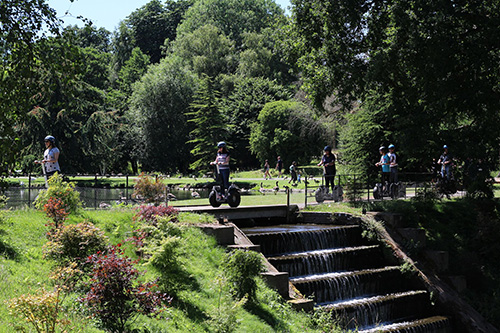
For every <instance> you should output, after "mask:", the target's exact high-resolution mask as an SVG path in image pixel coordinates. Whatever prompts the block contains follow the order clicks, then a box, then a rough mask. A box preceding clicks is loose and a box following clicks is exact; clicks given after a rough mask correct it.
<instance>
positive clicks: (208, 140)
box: [186, 75, 227, 171]
mask: <svg viewBox="0 0 500 333" xmlns="http://www.w3.org/2000/svg"><path fill="white" fill-rule="evenodd" d="M219 99H220V93H219V92H218V91H217V90H216V89H215V87H214V80H213V79H212V78H211V77H209V76H206V75H205V76H204V77H203V78H202V80H201V83H200V86H199V89H198V91H197V92H196V93H195V96H194V101H193V103H191V105H190V109H191V111H190V112H188V113H187V114H186V115H187V116H188V117H189V120H188V122H190V123H191V124H192V125H193V127H194V128H193V130H192V131H191V132H190V133H189V134H190V138H191V139H190V140H189V141H188V142H187V143H188V144H191V145H192V147H193V148H192V149H191V151H190V152H191V154H192V155H193V157H194V161H193V162H192V163H191V164H190V168H191V169H193V170H200V171H202V170H207V169H208V166H209V164H210V161H212V160H213V159H214V154H213V152H214V147H216V145H217V142H218V141H222V140H224V138H226V137H227V126H226V125H225V121H224V118H223V116H222V113H221V111H220V107H219Z"/></svg>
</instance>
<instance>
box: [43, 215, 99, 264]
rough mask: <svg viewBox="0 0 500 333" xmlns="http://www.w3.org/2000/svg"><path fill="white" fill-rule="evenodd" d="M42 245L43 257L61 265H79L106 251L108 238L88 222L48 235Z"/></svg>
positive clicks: (68, 226) (62, 228)
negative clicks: (95, 254)
mask: <svg viewBox="0 0 500 333" xmlns="http://www.w3.org/2000/svg"><path fill="white" fill-rule="evenodd" d="M48 235H49V241H48V242H47V243H46V244H45V245H44V257H46V258H51V259H54V260H56V261H57V262H59V263H61V264H65V263H66V262H69V261H76V262H78V263H80V264H82V263H83V261H85V260H86V259H87V257H88V256H89V255H91V254H94V253H97V252H98V251H102V252H104V251H106V249H107V247H108V245H107V244H108V238H107V237H106V236H105V235H104V232H103V231H101V230H100V229H99V228H97V227H96V226H94V225H93V224H92V223H90V222H82V223H78V224H70V225H65V226H62V227H61V228H59V229H55V230H54V231H53V232H52V233H49V234H48Z"/></svg>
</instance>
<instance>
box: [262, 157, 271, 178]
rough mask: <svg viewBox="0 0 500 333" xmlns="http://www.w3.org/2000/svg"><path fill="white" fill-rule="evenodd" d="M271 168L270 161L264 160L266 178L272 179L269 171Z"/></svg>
mask: <svg viewBox="0 0 500 333" xmlns="http://www.w3.org/2000/svg"><path fill="white" fill-rule="evenodd" d="M270 169H271V167H270V166H269V161H268V160H266V161H265V162H264V178H266V180H267V179H271V174H270V173H269V170H270Z"/></svg>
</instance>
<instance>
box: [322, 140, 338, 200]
mask: <svg viewBox="0 0 500 333" xmlns="http://www.w3.org/2000/svg"><path fill="white" fill-rule="evenodd" d="M323 151H324V154H323V157H322V158H321V162H319V163H318V166H321V165H322V166H323V176H324V177H325V183H326V184H325V185H326V191H327V193H328V190H329V184H330V186H331V187H332V191H333V189H334V186H335V184H334V183H335V173H336V170H335V155H334V154H333V153H332V148H331V147H330V146H326V147H325V148H324V149H323Z"/></svg>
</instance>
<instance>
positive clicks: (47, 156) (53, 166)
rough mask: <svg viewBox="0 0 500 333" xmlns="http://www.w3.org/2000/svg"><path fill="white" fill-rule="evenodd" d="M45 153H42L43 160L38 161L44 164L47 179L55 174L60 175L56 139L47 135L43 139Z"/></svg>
mask: <svg viewBox="0 0 500 333" xmlns="http://www.w3.org/2000/svg"><path fill="white" fill-rule="evenodd" d="M44 142H45V148H46V149H45V152H44V153H43V160H41V161H39V162H40V163H42V164H44V168H45V173H46V175H47V178H49V177H50V176H52V175H53V174H55V173H56V172H59V173H61V169H60V167H59V153H60V152H59V149H58V148H57V147H56V139H55V138H54V137H53V136H52V135H48V136H46V137H45V139H44Z"/></svg>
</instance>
